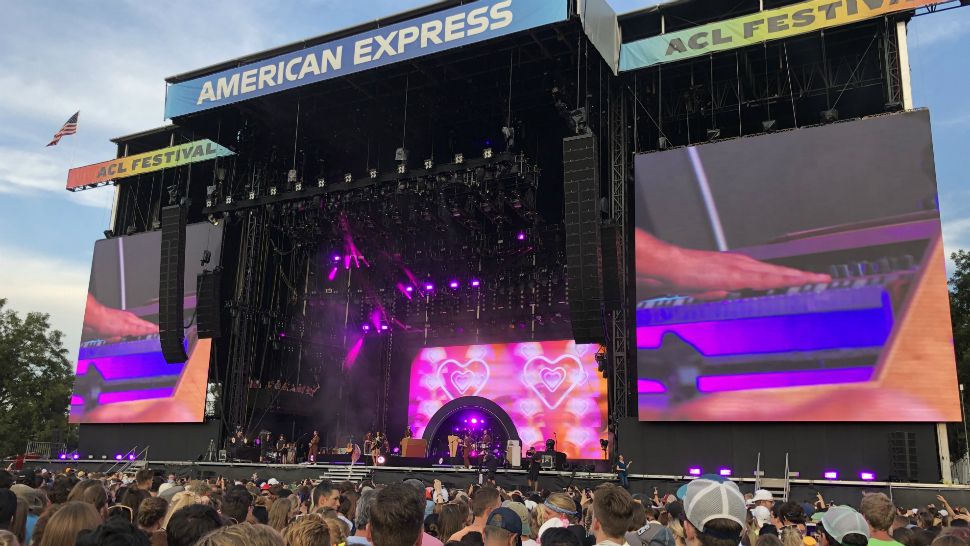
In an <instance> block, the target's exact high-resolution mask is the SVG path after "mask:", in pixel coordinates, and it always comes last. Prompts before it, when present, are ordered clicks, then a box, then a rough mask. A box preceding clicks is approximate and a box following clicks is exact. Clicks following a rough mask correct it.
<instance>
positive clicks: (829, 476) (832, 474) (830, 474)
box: [822, 470, 839, 480]
mask: <svg viewBox="0 0 970 546" xmlns="http://www.w3.org/2000/svg"><path fill="white" fill-rule="evenodd" d="M822 476H824V477H825V479H826V480H837V479H839V473H838V472H836V471H835V470H826V471H825V474H822Z"/></svg>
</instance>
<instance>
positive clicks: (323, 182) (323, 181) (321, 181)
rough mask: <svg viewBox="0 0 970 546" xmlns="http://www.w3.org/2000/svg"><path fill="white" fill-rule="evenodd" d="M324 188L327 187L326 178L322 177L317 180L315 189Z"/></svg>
mask: <svg viewBox="0 0 970 546" xmlns="http://www.w3.org/2000/svg"><path fill="white" fill-rule="evenodd" d="M326 186H327V179H326V178H323V177H320V178H317V187H318V188H324V187H326Z"/></svg>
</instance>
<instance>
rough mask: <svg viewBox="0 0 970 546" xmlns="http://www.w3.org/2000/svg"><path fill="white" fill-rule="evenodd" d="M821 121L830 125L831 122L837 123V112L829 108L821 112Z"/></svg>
mask: <svg viewBox="0 0 970 546" xmlns="http://www.w3.org/2000/svg"><path fill="white" fill-rule="evenodd" d="M821 116H822V121H824V122H825V123H832V122H833V121H839V111H838V110H836V109H835V108H829V109H828V110H822V114H821Z"/></svg>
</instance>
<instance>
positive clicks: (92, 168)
mask: <svg viewBox="0 0 970 546" xmlns="http://www.w3.org/2000/svg"><path fill="white" fill-rule="evenodd" d="M234 153H235V152H233V151H232V150H229V149H228V148H225V147H223V146H220V145H218V144H216V143H215V142H212V141H211V140H209V139H203V140H196V141H193V142H189V143H187V144H179V145H178V146H171V147H168V148H162V149H161V150H154V151H151V152H145V153H143V154H137V155H130V156H126V157H119V158H118V159H112V160H111V161H104V162H102V163H95V164H94V165H88V166H86V167H77V168H74V169H71V170H70V171H68V173H67V189H68V190H71V191H78V190H83V189H86V188H90V187H94V186H99V185H102V184H106V183H108V182H110V181H112V180H117V179H119V178H127V177H130V176H138V175H140V174H145V173H150V172H155V171H160V170H162V169H170V168H172V167H180V166H182V165H188V164H189V163H198V162H199V161H208V160H210V159H215V158H217V157H224V156H227V155H232V154H234Z"/></svg>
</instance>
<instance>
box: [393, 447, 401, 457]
mask: <svg viewBox="0 0 970 546" xmlns="http://www.w3.org/2000/svg"><path fill="white" fill-rule="evenodd" d="M400 452H401V448H399V447H395V448H394V454H395V455H396V454H398V453H400Z"/></svg>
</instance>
